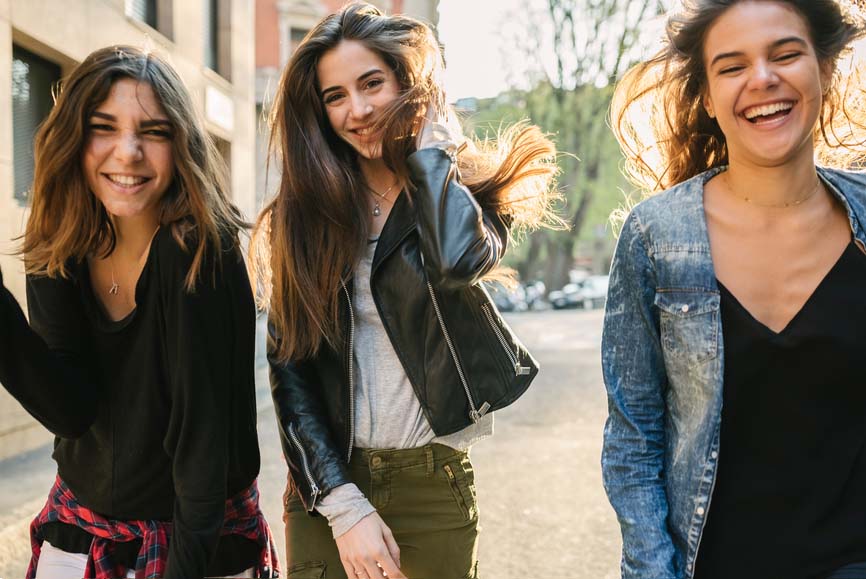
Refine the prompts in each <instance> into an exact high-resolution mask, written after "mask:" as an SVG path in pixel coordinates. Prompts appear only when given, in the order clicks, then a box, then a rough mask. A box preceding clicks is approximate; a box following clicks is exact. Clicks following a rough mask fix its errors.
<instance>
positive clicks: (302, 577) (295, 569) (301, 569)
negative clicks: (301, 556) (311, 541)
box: [286, 561, 325, 579]
mask: <svg viewBox="0 0 866 579" xmlns="http://www.w3.org/2000/svg"><path fill="white" fill-rule="evenodd" d="M286 577H287V578H288V579H325V562H324V561H305V562H303V563H298V564H296V565H292V566H291V567H289V572H288V575H286Z"/></svg>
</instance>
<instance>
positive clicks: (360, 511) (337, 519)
mask: <svg viewBox="0 0 866 579" xmlns="http://www.w3.org/2000/svg"><path fill="white" fill-rule="evenodd" d="M316 510H317V511H319V513H320V514H321V515H322V516H324V517H325V518H326V519H328V524H329V525H330V526H331V532H332V533H333V535H334V538H335V539H336V538H337V537H339V536H341V535H344V534H346V533H347V532H348V531H349V529H351V528H352V527H354V526H355V525H356V524H357V523H358V521H360V520H361V519H363V518H364V517H366V516H367V515H369V514H370V513H373V512H375V511H376V509H375V508H374V507H373V505H371V504H370V501H368V500H367V497H365V496H364V493H362V492H361V490H360V489H359V488H358V487H357V486H356V485H355V484H354V483H347V484H344V485H340V486H338V487H336V488H335V489H333V490H332V491H331V492H329V493H328V494H327V495H325V496H324V497H323V498H322V499H321V500H320V501H319V504H318V505H316Z"/></svg>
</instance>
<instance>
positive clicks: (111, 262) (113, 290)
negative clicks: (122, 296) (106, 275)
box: [108, 252, 120, 296]
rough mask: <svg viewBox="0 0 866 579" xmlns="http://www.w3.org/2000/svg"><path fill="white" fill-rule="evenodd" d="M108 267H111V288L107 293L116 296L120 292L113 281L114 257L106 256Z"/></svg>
mask: <svg viewBox="0 0 866 579" xmlns="http://www.w3.org/2000/svg"><path fill="white" fill-rule="evenodd" d="M112 253H113V252H112ZM108 265H109V267H111V287H110V288H109V289H108V293H109V294H111V295H113V296H116V295H117V292H119V291H120V286H119V285H117V280H115V279H114V255H109V256H108Z"/></svg>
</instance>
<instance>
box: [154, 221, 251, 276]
mask: <svg viewBox="0 0 866 579" xmlns="http://www.w3.org/2000/svg"><path fill="white" fill-rule="evenodd" d="M200 240H201V237H200V232H199V231H198V230H197V229H196V228H195V227H192V226H190V225H188V224H186V223H180V224H170V225H164V226H162V227H160V228H159V230H158V231H157V232H156V235H155V236H154V239H153V248H152V249H151V251H152V252H153V253H154V254H155V258H156V261H157V262H158V269H159V271H160V277H161V278H162V280H163V281H164V282H167V283H172V284H174V283H177V281H178V280H184V282H183V283H184V284H185V280H186V277H187V276H188V274H189V273H190V271H191V270H192V269H193V268H194V267H195V266H196V254H197V252H198V250H199V245H200ZM198 267H199V270H198V272H197V273H198V275H197V278H198V280H197V282H196V287H198V286H199V285H200V284H201V283H202V282H210V281H211V280H216V279H217V278H220V277H225V272H226V271H229V272H234V271H236V270H243V271H244V274H245V271H246V270H245V267H244V262H243V256H242V254H241V251H240V244H239V242H238V237H237V234H234V233H232V232H230V231H228V230H223V231H221V232H220V243H219V244H217V243H215V242H214V241H213V240H210V239H208V240H206V241H205V244H204V254H203V256H202V259H201V261H200V263H198ZM232 277H234V276H232Z"/></svg>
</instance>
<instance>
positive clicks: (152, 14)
mask: <svg viewBox="0 0 866 579" xmlns="http://www.w3.org/2000/svg"><path fill="white" fill-rule="evenodd" d="M126 14H127V16H131V17H132V18H135V19H136V20H141V21H142V22H144V23H145V24H147V25H148V26H150V27H151V28H156V0H127V2H126Z"/></svg>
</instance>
